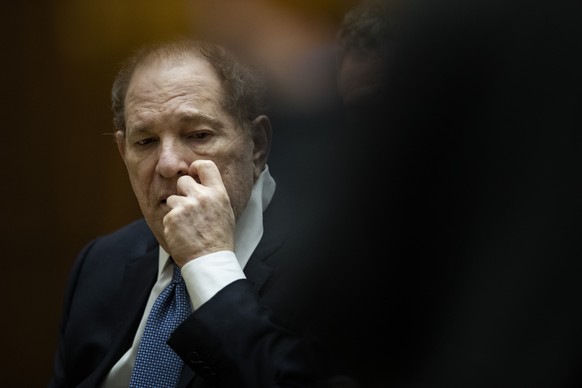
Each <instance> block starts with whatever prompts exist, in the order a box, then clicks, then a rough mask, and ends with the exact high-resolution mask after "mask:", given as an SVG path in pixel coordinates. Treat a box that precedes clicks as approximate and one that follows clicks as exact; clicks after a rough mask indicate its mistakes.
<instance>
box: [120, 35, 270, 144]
mask: <svg viewBox="0 0 582 388" xmlns="http://www.w3.org/2000/svg"><path fill="white" fill-rule="evenodd" d="M192 56H195V57H202V58H206V59H207V60H208V63H210V65H211V66H212V67H213V68H214V70H215V71H216V74H217V75H218V77H219V79H220V81H221V83H222V87H223V90H224V96H223V101H222V102H221V103H222V105H223V107H224V109H225V110H226V111H227V112H229V113H230V114H232V116H233V117H234V119H235V120H236V122H237V123H238V124H239V125H241V126H242V127H243V128H244V129H245V130H248V131H252V125H251V122H252V121H253V120H254V119H255V118H256V117H257V116H259V115H261V114H263V113H264V112H265V110H266V102H265V96H266V92H265V80H264V77H263V74H262V72H261V71H259V69H258V68H256V67H254V66H251V65H250V64H245V63H243V61H242V60H241V58H238V57H236V56H235V55H234V53H233V52H231V51H229V50H227V49H226V48H225V47H222V46H220V45H217V44H213V43H210V42H202V41H197V40H189V39H178V40H175V41H169V42H163V43H156V44H153V45H150V46H143V47H141V48H139V49H138V50H136V51H135V52H134V53H133V55H131V56H130V57H129V58H128V59H126V60H125V61H124V62H123V63H122V65H121V68H120V70H119V71H118V73H117V75H116V76H115V79H114V82H113V87H112V90H111V108H112V111H113V125H114V126H115V129H116V130H117V131H121V132H123V133H125V130H126V127H125V96H126V94H127V89H128V87H129V84H130V82H131V79H132V76H133V74H134V72H135V70H136V69H137V68H138V67H140V66H143V65H148V64H152V63H156V62H173V61H180V60H183V59H186V58H188V57H192Z"/></svg>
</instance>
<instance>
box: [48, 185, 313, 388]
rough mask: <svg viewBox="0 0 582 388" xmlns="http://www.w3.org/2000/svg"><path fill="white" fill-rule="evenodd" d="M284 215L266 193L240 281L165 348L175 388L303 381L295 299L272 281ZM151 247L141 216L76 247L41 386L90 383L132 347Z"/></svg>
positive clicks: (149, 278)
mask: <svg viewBox="0 0 582 388" xmlns="http://www.w3.org/2000/svg"><path fill="white" fill-rule="evenodd" d="M287 210H289V207H288V206H287V205H285V203H284V202H283V201H282V199H281V198H280V194H277V195H275V196H274V198H273V200H272V202H271V204H270V206H269V208H268V209H267V210H266V211H265V213H264V234H263V237H262V239H261V241H260V243H259V245H258V247H257V248H256V250H255V252H254V253H253V255H252V256H251V258H250V259H249V262H248V264H247V265H246V267H245V269H244V272H245V274H246V276H247V279H246V280H239V281H236V282H234V283H232V284H230V285H228V286H227V287H226V288H224V289H223V290H221V291H220V292H219V293H218V294H217V295H216V296H215V297H214V298H212V299H211V300H210V301H208V302H207V303H205V304H204V305H203V306H202V307H201V308H199V309H198V310H197V311H196V312H194V313H193V314H192V315H191V316H190V317H189V318H188V319H187V320H186V321H185V322H184V323H183V324H182V325H181V326H180V327H179V328H178V329H177V330H176V331H175V333H174V335H173V337H172V339H171V341H170V344H171V346H172V347H173V348H174V349H175V350H176V352H177V353H178V354H179V355H180V356H181V357H182V358H183V359H184V361H185V363H186V366H185V367H184V370H183V372H182V376H181V378H180V383H179V386H180V387H186V386H195V387H202V386H223V387H235V386H236V387H246V386H248V387H253V388H258V387H262V386H267V385H269V386H275V385H276V384H279V385H280V386H284V385H285V384H286V383H284V381H285V380H287V379H289V380H293V381H294V382H302V381H306V380H309V379H312V376H311V375H310V373H307V371H308V370H310V367H308V366H307V364H305V362H306V361H307V359H306V358H305V357H304V356H303V355H300V356H298V357H294V356H292V354H298V355H299V354H300V353H301V352H300V351H298V350H297V349H300V348H301V347H302V341H301V340H300V337H299V336H297V333H296V331H295V329H298V328H299V326H298V322H299V320H298V319H297V317H298V315H294V306H298V305H299V304H296V305H293V303H294V302H293V301H292V299H293V298H295V296H296V295H297V294H295V293H293V292H289V293H286V292H284V290H283V288H284V287H287V286H288V285H289V284H291V283H286V282H284V281H282V279H283V278H284V277H280V276H279V275H277V274H278V273H279V269H281V270H284V269H283V268H284V267H285V264H284V263H285V262H287V263H289V260H290V259H291V257H290V256H291V255H290V254H289V252H290V251H289V250H288V249H284V248H285V247H286V246H289V244H288V242H286V240H287V237H288V235H287V227H288V226H289V223H288V222H287V221H288V220H289V218H287V217H286V216H285V212H286V211H287ZM158 247H159V245H158V243H157V241H156V239H155V238H154V236H153V234H152V233H151V231H150V230H149V228H148V226H147V224H146V223H145V221H144V220H143V219H142V220H138V221H135V222H133V223H132V224H130V225H127V226H126V227H123V228H122V229H120V230H118V231H116V232H114V233H112V234H110V235H107V236H104V237H100V238H97V239H96V240H94V241H92V242H91V243H89V244H88V245H87V246H86V247H85V248H84V249H83V250H82V252H81V253H80V255H79V256H78V259H77V261H76V263H75V265H74V268H73V270H72V272H71V274H70V280H69V283H68V285H67V289H66V293H65V300H64V307H63V312H62V322H61V325H60V339H59V345H58V353H57V356H56V359H55V369H54V375H53V377H52V380H51V382H50V383H49V387H53V388H56V387H86V388H88V387H97V386H99V385H100V384H101V383H102V381H103V378H104V377H105V376H106V374H107V373H108V371H109V370H110V369H111V367H112V366H113V365H114V364H115V363H116V362H117V360H118V359H119V358H120V357H121V356H122V355H123V354H124V353H125V352H126V351H127V349H128V348H129V347H130V346H131V343H132V340H133V336H134V333H135V332H136V330H137V326H138V324H139V322H140V319H141V316H142V315H143V312H144V308H145V305H146V302H147V299H148V296H149V293H150V290H151V287H152V286H153V284H154V282H155V280H156V274H157V266H158ZM274 280H277V281H274ZM283 284H285V286H283ZM301 286H302V287H303V286H304V284H302V285H301ZM295 312H296V311H295ZM196 375H197V376H196ZM285 386H286V385H285Z"/></svg>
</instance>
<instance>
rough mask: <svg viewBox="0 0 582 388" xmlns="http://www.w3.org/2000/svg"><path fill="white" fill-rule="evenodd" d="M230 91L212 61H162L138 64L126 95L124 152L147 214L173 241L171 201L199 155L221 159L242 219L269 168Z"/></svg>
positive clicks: (162, 241) (161, 237) (151, 223)
mask: <svg viewBox="0 0 582 388" xmlns="http://www.w3.org/2000/svg"><path fill="white" fill-rule="evenodd" d="M223 93H224V92H223V88H222V86H221V84H220V81H219V79H218V78H217V76H216V74H215V72H214V70H213V69H212V67H211V66H210V64H209V63H208V62H206V60H204V59H200V58H190V59H188V60H181V61H180V62H179V63H154V64H149V65H147V66H142V67H140V68H138V69H137V70H136V72H135V74H134V76H133V78H132V80H131V83H130V85H129V88H128V91H127V95H126V99H125V104H126V105H125V119H126V128H127V129H126V135H125V138H123V139H122V140H121V141H120V142H119V149H120V152H121V155H122V158H123V160H124V162H125V165H126V167H127V172H128V175H129V179H130V182H131V185H132V188H133V191H134V193H135V195H136V198H137V200H138V202H139V205H140V208H141V210H142V212H143V214H144V216H145V219H146V221H147V223H148V225H149V226H150V228H151V229H152V231H153V233H154V235H155V236H156V238H157V239H158V241H159V242H160V244H162V246H165V239H164V233H163V230H164V226H163V222H162V220H163V217H164V216H165V215H166V213H167V212H168V211H169V208H168V206H167V205H166V198H167V197H169V196H170V195H173V194H177V189H176V182H177V180H178V178H179V177H180V176H181V175H184V174H187V173H188V167H189V166H190V164H191V163H192V162H193V161H195V160H197V159H209V160H212V161H214V163H215V164H216V165H217V166H218V169H219V170H220V173H221V175H222V180H223V182H224V185H225V187H226V189H227V192H228V195H229V197H230V201H231V205H232V207H233V210H234V214H235V216H236V217H238V216H240V214H241V213H242V212H243V210H244V208H245V206H246V203H247V201H248V199H249V196H250V193H251V190H252V186H253V182H254V180H255V178H256V177H257V176H258V174H259V173H260V170H261V169H262V167H263V166H257V165H255V164H254V163H253V161H254V160H255V159H254V158H253V153H254V152H255V147H254V144H253V140H252V137H251V136H249V135H248V134H246V132H245V131H244V130H243V129H242V128H241V127H240V126H239V125H237V123H236V121H235V119H234V118H233V117H232V115H230V114H229V113H227V112H226V111H225V110H224V109H223V108H222V105H221V101H222V97H223ZM194 178H195V179H197V177H194Z"/></svg>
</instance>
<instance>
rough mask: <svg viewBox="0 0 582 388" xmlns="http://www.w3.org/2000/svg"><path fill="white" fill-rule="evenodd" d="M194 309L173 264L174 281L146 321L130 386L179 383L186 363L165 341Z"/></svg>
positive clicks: (154, 387)
mask: <svg viewBox="0 0 582 388" xmlns="http://www.w3.org/2000/svg"><path fill="white" fill-rule="evenodd" d="M191 310H192V307H191V305H190V298H189V296H188V292H187V291H186V285H185V284H184V279H182V274H181V272H180V268H179V267H178V266H177V265H176V264H174V275H173V277H172V282H171V283H170V284H169V285H168V286H167V287H166V288H165V289H164V290H163V291H162V293H161V294H160V296H158V298H157V299H156V301H155V303H154V305H153V307H152V310H151V312H150V315H149V317H148V320H147V322H146V326H145V329H144V332H143V336H142V338H141V341H140V343H139V348H138V350H137V356H136V359H135V364H134V366H133V371H132V374H131V381H130V383H129V387H130V388H146V387H151V388H167V387H168V388H169V387H175V386H176V384H177V383H178V379H179V377H180V372H181V371H182V365H183V362H182V360H181V359H180V357H178V356H177V355H176V353H174V351H173V350H172V349H171V348H170V347H169V346H168V344H167V343H166V341H167V340H168V339H169V338H170V334H172V332H173V331H174V330H175V329H176V327H177V326H178V325H179V324H180V323H181V322H182V321H183V320H184V319H186V318H187V317H188V315H190V312H191Z"/></svg>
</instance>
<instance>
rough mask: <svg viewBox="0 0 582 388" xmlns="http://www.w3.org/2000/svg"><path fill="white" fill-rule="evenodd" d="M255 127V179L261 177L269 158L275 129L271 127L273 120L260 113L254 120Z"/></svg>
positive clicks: (253, 126) (253, 125)
mask: <svg viewBox="0 0 582 388" xmlns="http://www.w3.org/2000/svg"><path fill="white" fill-rule="evenodd" d="M252 128H253V143H254V151H253V165H254V176H255V179H256V178H258V177H259V175H260V174H261V172H263V169H264V168H265V165H266V164H267V160H268V159H269V152H270V151H271V139H272V137H273V130H272V128H271V120H269V118H268V117H267V116H265V115H260V116H258V117H257V118H256V119H254V120H253V122H252Z"/></svg>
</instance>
